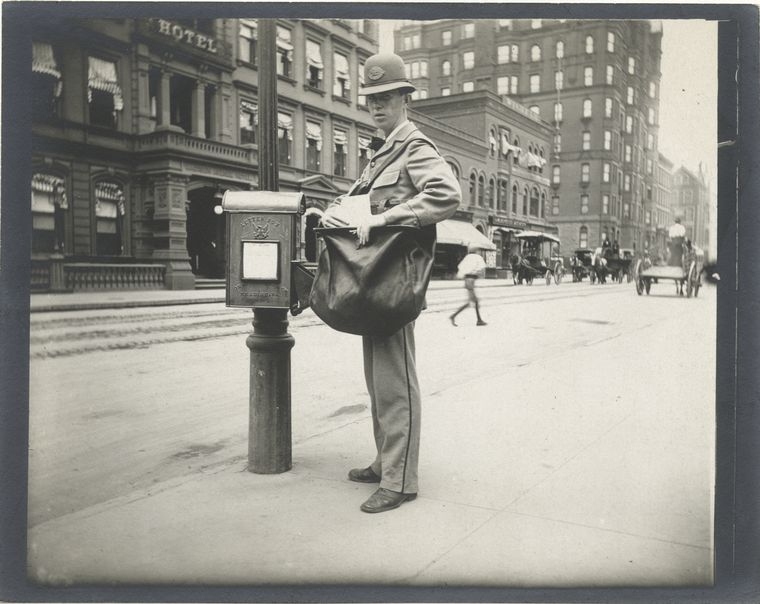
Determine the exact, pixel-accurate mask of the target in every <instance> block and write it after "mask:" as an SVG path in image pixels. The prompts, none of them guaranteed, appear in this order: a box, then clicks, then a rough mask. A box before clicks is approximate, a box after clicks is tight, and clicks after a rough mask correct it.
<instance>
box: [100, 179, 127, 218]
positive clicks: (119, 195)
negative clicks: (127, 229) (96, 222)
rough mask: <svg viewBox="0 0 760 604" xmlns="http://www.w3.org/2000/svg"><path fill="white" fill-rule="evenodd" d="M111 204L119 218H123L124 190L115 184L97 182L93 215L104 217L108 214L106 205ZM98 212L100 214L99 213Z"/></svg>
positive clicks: (124, 209)
mask: <svg viewBox="0 0 760 604" xmlns="http://www.w3.org/2000/svg"><path fill="white" fill-rule="evenodd" d="M104 201H105V202H107V203H108V204H113V205H114V207H116V209H117V210H118V212H119V215H120V216H124V213H125V211H126V208H125V204H124V190H123V189H122V188H121V185H119V184H117V183H115V182H99V183H98V184H96V185H95V214H96V215H98V216H105V215H107V214H108V211H107V210H106V204H103V203H102V202H104ZM99 212H100V213H99Z"/></svg>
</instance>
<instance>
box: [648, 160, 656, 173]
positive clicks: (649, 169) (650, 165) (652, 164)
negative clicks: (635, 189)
mask: <svg viewBox="0 0 760 604" xmlns="http://www.w3.org/2000/svg"><path fill="white" fill-rule="evenodd" d="M653 167H654V163H653V162H652V160H651V159H647V174H651V173H652V169H653Z"/></svg>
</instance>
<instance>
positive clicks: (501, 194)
mask: <svg viewBox="0 0 760 604" xmlns="http://www.w3.org/2000/svg"><path fill="white" fill-rule="evenodd" d="M508 191H509V190H508V189H507V181H506V180H503V179H502V180H500V181H499V191H498V200H497V204H498V206H499V209H500V210H502V211H504V212H506V211H507V209H508V203H509V202H508V199H507V197H508Z"/></svg>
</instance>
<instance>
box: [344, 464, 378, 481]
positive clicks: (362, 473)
mask: <svg viewBox="0 0 760 604" xmlns="http://www.w3.org/2000/svg"><path fill="white" fill-rule="evenodd" d="M348 479H349V480H353V481H354V482H380V477H379V476H378V475H377V474H375V471H374V470H373V469H372V467H368V468H354V469H353V470H351V471H350V472H349V473H348Z"/></svg>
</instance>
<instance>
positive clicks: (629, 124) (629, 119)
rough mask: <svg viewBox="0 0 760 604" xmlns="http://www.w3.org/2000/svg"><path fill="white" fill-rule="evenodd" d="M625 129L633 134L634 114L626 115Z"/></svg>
mask: <svg viewBox="0 0 760 604" xmlns="http://www.w3.org/2000/svg"><path fill="white" fill-rule="evenodd" d="M625 131H626V132H627V133H628V134H631V133H632V132H633V116H632V115H626V116H625Z"/></svg>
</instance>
